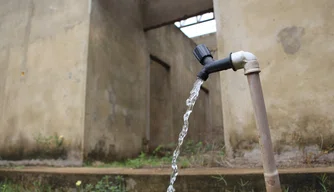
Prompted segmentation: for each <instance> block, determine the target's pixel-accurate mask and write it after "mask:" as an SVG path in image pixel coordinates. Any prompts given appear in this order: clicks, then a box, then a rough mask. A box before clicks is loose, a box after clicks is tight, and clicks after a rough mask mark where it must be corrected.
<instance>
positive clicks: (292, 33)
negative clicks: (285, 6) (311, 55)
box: [277, 26, 305, 55]
mask: <svg viewBox="0 0 334 192" xmlns="http://www.w3.org/2000/svg"><path fill="white" fill-rule="evenodd" d="M304 34H305V29H304V28H303V27H297V26H291V27H286V28H284V29H282V30H281V31H280V32H279V33H278V34H277V38H278V41H279V42H280V43H281V44H282V47H283V49H284V52H285V53H287V54H291V55H292V54H295V53H297V52H298V51H299V49H300V47H301V38H302V36H303V35H304Z"/></svg>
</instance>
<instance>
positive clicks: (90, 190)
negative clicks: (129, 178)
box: [76, 176, 125, 192]
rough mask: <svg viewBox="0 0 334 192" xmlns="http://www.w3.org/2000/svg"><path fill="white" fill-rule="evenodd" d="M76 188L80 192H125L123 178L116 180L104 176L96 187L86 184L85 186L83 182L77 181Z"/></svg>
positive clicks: (118, 177)
mask: <svg viewBox="0 0 334 192" xmlns="http://www.w3.org/2000/svg"><path fill="white" fill-rule="evenodd" d="M76 186H77V190H78V191H79V192H125V182H124V178H123V177H122V176H116V177H115V178H111V177H110V176H104V177H103V178H102V179H101V180H100V181H98V182H97V183H96V184H95V185H92V184H86V185H85V186H83V185H81V181H77V183H76Z"/></svg>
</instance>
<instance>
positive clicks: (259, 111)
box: [231, 51, 282, 192]
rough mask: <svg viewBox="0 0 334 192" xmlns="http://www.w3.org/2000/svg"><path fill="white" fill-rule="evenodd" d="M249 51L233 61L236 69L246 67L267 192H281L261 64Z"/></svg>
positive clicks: (245, 72)
mask: <svg viewBox="0 0 334 192" xmlns="http://www.w3.org/2000/svg"><path fill="white" fill-rule="evenodd" d="M245 53H247V52H243V51H240V52H237V53H236V54H234V55H233V54H232V56H231V57H232V62H233V64H234V68H235V70H238V69H241V68H243V69H244V74H245V75H246V76H247V79H248V85H249V90H250V95H251V99H252V103H253V108H254V116H255V122H256V126H257V128H258V132H259V137H260V140H259V142H260V146H261V152H262V162H263V170H264V179H265V184H266V189H267V192H281V191H282V189H281V184H280V179H279V174H278V171H277V168H276V163H275V158H274V151H273V147H272V141H271V135H270V129H269V124H268V119H267V112H266V106H265V103H264V98H263V91H262V86H261V81H260V75H259V73H260V71H261V70H260V66H259V63H258V61H257V59H256V57H255V56H254V55H253V54H251V53H247V54H245Z"/></svg>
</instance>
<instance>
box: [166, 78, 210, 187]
mask: <svg viewBox="0 0 334 192" xmlns="http://www.w3.org/2000/svg"><path fill="white" fill-rule="evenodd" d="M203 82H204V81H203V80H201V79H197V80H196V81H195V83H194V87H193V89H192V90H191V91H190V96H189V98H188V99H187V101H186V104H187V106H188V108H187V111H186V113H185V114H184V115H183V127H182V130H181V132H180V134H179V141H178V144H177V146H176V149H175V151H174V153H173V159H172V169H173V172H172V175H171V177H170V182H169V186H168V188H167V192H175V189H174V187H173V185H174V182H175V180H176V177H177V175H178V170H177V164H176V160H177V158H178V156H179V154H180V148H181V146H182V143H183V140H184V138H185V137H186V135H187V132H188V127H189V122H188V120H189V116H190V114H191V112H192V111H193V107H194V105H195V102H196V100H197V97H198V95H199V91H200V89H201V86H202V84H203Z"/></svg>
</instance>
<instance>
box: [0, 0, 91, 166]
mask: <svg viewBox="0 0 334 192" xmlns="http://www.w3.org/2000/svg"><path fill="white" fill-rule="evenodd" d="M0 4H1V6H0V37H1V41H0V67H1V70H0V109H1V115H0V116H1V118H0V160H1V159H2V160H21V159H25V158H34V159H38V158H40V157H41V155H43V154H45V153H46V152H45V151H43V150H44V148H43V147H42V146H40V147H41V148H40V149H37V148H36V146H37V143H38V142H42V143H40V144H41V145H43V144H45V143H43V142H44V141H41V140H43V139H47V138H48V137H49V136H55V135H58V137H60V136H63V140H62V142H63V143H62V144H61V146H62V147H65V149H64V151H63V152H60V153H59V154H57V153H55V155H54V156H51V157H47V158H55V159H58V158H64V159H67V160H78V161H80V160H81V159H82V153H81V148H82V142H83V139H82V138H83V123H84V121H83V120H84V99H85V86H86V81H85V78H86V62H87V61H86V57H87V46H88V25H89V17H88V15H89V12H88V11H89V9H88V8H89V7H88V1H79V0H66V1H65V0H60V1H50V0H44V1H38V2H36V1H33V0H11V1H5V0H2V1H0ZM38 135H40V137H38ZM60 140H61V139H60ZM51 142H54V140H52V141H51ZM52 145H54V143H52ZM44 146H45V145H44ZM53 149H54V147H51V150H53Z"/></svg>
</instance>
